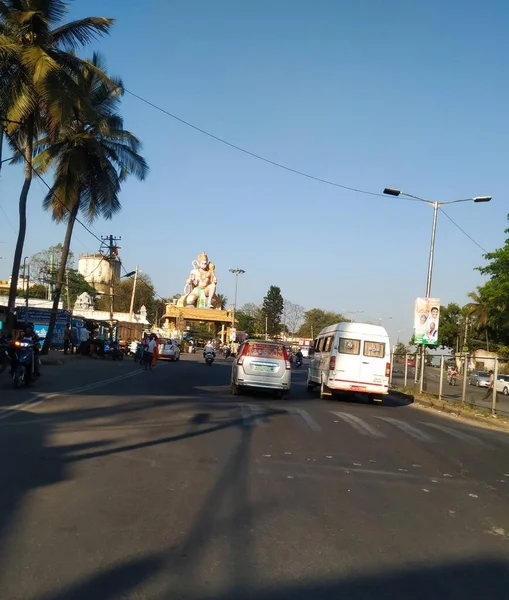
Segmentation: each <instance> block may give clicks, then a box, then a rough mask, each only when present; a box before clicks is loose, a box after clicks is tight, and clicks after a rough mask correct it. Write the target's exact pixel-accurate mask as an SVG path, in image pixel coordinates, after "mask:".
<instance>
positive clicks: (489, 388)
mask: <svg viewBox="0 0 509 600" xmlns="http://www.w3.org/2000/svg"><path fill="white" fill-rule="evenodd" d="M494 385H495V375H494V374H493V371H490V382H489V384H488V390H487V391H486V395H485V396H484V398H483V399H484V400H487V399H488V398H489V397H490V396H491V394H493V386H494Z"/></svg>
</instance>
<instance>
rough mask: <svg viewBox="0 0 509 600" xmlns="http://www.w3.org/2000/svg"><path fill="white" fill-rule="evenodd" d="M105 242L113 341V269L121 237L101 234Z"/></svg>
mask: <svg viewBox="0 0 509 600" xmlns="http://www.w3.org/2000/svg"><path fill="white" fill-rule="evenodd" d="M101 239H102V240H103V243H104V244H105V245H106V246H107V249H108V259H107V260H108V262H109V264H110V338H111V341H113V299H114V290H115V273H114V270H113V265H114V264H115V262H116V259H117V256H118V251H119V246H117V242H119V241H120V240H121V239H122V238H121V237H114V236H113V235H107V236H101Z"/></svg>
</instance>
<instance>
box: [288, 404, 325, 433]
mask: <svg viewBox="0 0 509 600" xmlns="http://www.w3.org/2000/svg"><path fill="white" fill-rule="evenodd" d="M288 412H290V413H291V414H292V415H293V416H294V418H295V419H296V420H297V421H298V423H299V424H300V425H302V421H304V422H305V423H306V425H307V426H308V427H309V428H310V429H312V430H313V431H322V428H321V427H320V425H318V423H317V422H316V421H315V420H314V419H313V417H312V416H311V415H310V414H309V413H308V411H307V410H304V409H303V408H296V407H295V406H291V407H290V408H288Z"/></svg>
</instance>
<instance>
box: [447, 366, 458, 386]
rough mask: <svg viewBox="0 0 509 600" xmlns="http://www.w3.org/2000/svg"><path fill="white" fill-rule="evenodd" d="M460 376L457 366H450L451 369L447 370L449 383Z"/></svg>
mask: <svg viewBox="0 0 509 600" xmlns="http://www.w3.org/2000/svg"><path fill="white" fill-rule="evenodd" d="M457 376H458V371H457V370H456V367H453V366H451V367H449V370H448V371H447V381H448V382H449V383H452V382H453V381H454V380H455V379H456V377H457Z"/></svg>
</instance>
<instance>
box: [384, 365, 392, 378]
mask: <svg viewBox="0 0 509 600" xmlns="http://www.w3.org/2000/svg"><path fill="white" fill-rule="evenodd" d="M385 376H386V377H390V376H391V363H390V362H388V363H386V364H385Z"/></svg>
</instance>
